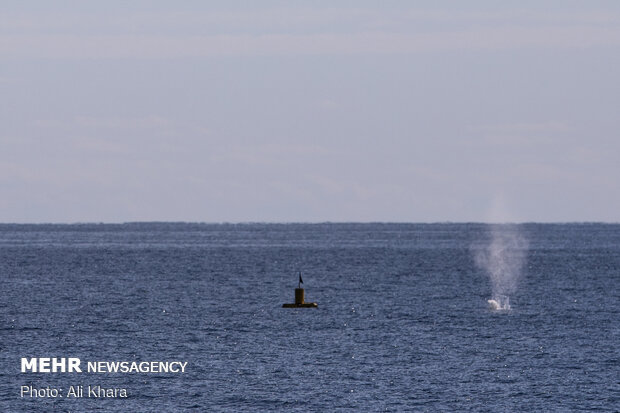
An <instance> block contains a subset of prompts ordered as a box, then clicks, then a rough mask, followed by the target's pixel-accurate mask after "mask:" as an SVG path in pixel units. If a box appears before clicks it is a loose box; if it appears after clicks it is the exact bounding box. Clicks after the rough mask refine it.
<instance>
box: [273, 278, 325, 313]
mask: <svg viewBox="0 0 620 413" xmlns="http://www.w3.org/2000/svg"><path fill="white" fill-rule="evenodd" d="M303 283H304V281H303V280H302V278H301V272H300V273H299V285H298V287H297V288H295V303H294V304H282V307H283V308H317V307H318V306H319V305H318V304H317V303H307V302H306V301H305V292H304V289H303V288H301V285H302V284H303Z"/></svg>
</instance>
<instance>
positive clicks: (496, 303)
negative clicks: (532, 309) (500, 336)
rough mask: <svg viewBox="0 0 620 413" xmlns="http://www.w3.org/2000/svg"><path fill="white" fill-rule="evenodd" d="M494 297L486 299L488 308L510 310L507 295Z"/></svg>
mask: <svg viewBox="0 0 620 413" xmlns="http://www.w3.org/2000/svg"><path fill="white" fill-rule="evenodd" d="M494 297H495V298H491V299H490V300H487V303H489V308H490V309H491V310H495V311H508V310H510V299H509V298H508V296H507V295H499V294H498V295H497V296H494Z"/></svg>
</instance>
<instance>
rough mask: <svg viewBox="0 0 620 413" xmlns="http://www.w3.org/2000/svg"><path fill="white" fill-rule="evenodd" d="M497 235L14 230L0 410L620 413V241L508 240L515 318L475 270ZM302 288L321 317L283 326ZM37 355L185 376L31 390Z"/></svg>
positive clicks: (89, 376) (588, 232) (380, 228)
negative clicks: (107, 393) (168, 364)
mask: <svg viewBox="0 0 620 413" xmlns="http://www.w3.org/2000/svg"><path fill="white" fill-rule="evenodd" d="M494 229H495V230H500V231H501V230H502V227H501V226H500V227H497V226H489V225H484V224H449V223H448V224H185V223H131V224H122V225H107V224H106V225H95V224H93V225H91V224H83V225H9V224H5V225H0V281H1V284H0V411H2V412H45V411H59V412H60V411H67V412H69V411H70V412H194V411H196V412H207V411H208V412H211V411H231V412H242V411H257V412H265V411H319V412H332V411H355V412H358V411H428V412H436V411H449V412H456V411H489V412H514V411H528V412H533V411H596V412H603V411H619V410H620V225H611V224H523V225H519V226H517V227H516V228H512V230H513V231H517V232H518V233H519V234H520V236H521V237H522V239H524V240H526V241H527V242H526V243H521V244H516V245H517V246H518V248H520V249H521V251H520V253H521V255H522V257H523V262H522V265H521V266H520V267H519V268H517V270H516V273H514V274H512V277H514V279H513V280H512V281H515V283H514V285H513V289H512V290H511V293H510V296H509V299H510V310H502V311H494V310H492V309H490V308H489V304H488V303H487V300H489V299H490V298H492V295H493V291H492V284H491V282H490V278H489V275H488V273H487V272H486V271H485V268H483V267H481V266H480V264H479V263H477V260H476V256H477V254H479V253H480V251H485V250H486V248H487V246H488V245H489V244H491V243H492V234H493V230H494ZM500 253H501V251H500ZM509 253H510V251H509ZM495 258H496V259H499V260H501V259H502V257H501V256H500V257H495ZM299 271H302V276H303V281H304V284H303V285H302V286H303V287H304V288H305V293H306V300H307V301H313V302H317V303H318V308H316V309H311V308H308V309H305V308H304V309H284V308H281V306H282V304H283V303H290V302H293V301H294V288H295V287H297V283H298V272H299ZM22 357H79V358H80V359H81V360H82V363H83V365H82V367H85V366H84V364H85V363H86V362H87V361H176V360H180V361H186V362H187V363H188V364H187V368H186V372H185V373H183V374H178V373H177V374H173V373H155V374H146V373H127V374H121V373H116V374H113V373H108V374H95V373H88V372H83V373H64V374H63V373H55V374H52V373H49V374H45V373H21V371H20V359H21V358H22ZM23 385H27V386H33V387H34V388H45V387H47V386H50V387H51V388H61V389H63V390H62V391H63V392H66V391H67V389H68V388H69V386H80V385H82V386H88V385H100V386H102V387H106V388H125V389H126V390H127V393H128V397H127V398H92V397H82V398H67V397H58V398H30V397H24V398H22V397H20V388H21V386H23Z"/></svg>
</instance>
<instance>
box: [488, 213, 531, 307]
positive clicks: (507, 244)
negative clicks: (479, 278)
mask: <svg viewBox="0 0 620 413" xmlns="http://www.w3.org/2000/svg"><path fill="white" fill-rule="evenodd" d="M527 247H528V243H527V240H526V239H525V238H524V237H523V235H522V234H521V231H519V227H518V226H517V225H513V224H494V225H491V226H490V239H489V243H488V245H486V246H484V247H482V248H477V252H476V264H477V265H478V266H479V267H480V268H481V269H483V270H484V271H485V272H486V273H487V275H488V276H489V280H490V281H491V291H492V296H491V299H489V300H487V302H488V303H489V307H490V308H491V309H492V310H510V299H509V296H510V295H511V294H513V293H514V292H515V291H516V289H517V285H518V282H519V280H520V279H521V277H522V274H523V266H524V265H525V261H526V256H527Z"/></svg>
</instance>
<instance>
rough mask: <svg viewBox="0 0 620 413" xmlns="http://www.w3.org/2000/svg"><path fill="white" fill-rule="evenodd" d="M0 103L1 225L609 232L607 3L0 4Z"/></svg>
mask: <svg viewBox="0 0 620 413" xmlns="http://www.w3.org/2000/svg"><path fill="white" fill-rule="evenodd" d="M0 95H1V96H2V99H1V105H2V106H1V110H0V125H1V126H0V222H124V221H154V220H157V221H201V222H222V221H228V222H238V221H242V222H247V221H286V222H290V221H304V222H308V221H310V222H313V221H399V222H403V221H408V222H409V221H411V222H429V221H489V220H497V219H499V220H503V219H506V218H505V217H509V219H511V220H517V221H613V222H618V221H620V184H619V178H620V2H618V1H569V0H561V1H541V0H538V1H518V2H516V1H515V2H499V1H467V2H460V1H459V2H457V1H449V2H448V1H445V2H441V1H417V2H416V1H386V0H381V1H360V0H355V1H334V0H331V1H230V0H227V1H219V2H216V1H210V2H204V1H183V2H171V1H131V2H126V1H109V0H106V1H99V2H90V1H89V2H87V1H64V2H63V1H54V2H50V1H39V2H35V1H28V2H25V1H6V0H3V1H2V3H1V5H0ZM498 211H499V212H498ZM505 213H506V214H507V213H509V214H508V215H504V214H505Z"/></svg>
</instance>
